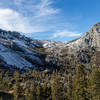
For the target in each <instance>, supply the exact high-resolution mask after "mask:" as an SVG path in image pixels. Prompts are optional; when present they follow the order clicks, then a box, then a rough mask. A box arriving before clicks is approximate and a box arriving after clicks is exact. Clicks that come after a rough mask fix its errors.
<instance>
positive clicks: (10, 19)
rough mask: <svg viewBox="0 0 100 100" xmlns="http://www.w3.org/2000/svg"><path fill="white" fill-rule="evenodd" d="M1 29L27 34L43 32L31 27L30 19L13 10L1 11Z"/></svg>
mask: <svg viewBox="0 0 100 100" xmlns="http://www.w3.org/2000/svg"><path fill="white" fill-rule="evenodd" d="M0 19H2V20H0V28H3V29H5V30H12V31H19V32H25V33H31V32H41V31H43V29H42V28H41V27H39V30H38V27H37V26H34V27H33V26H31V25H30V22H29V19H27V17H24V16H22V15H21V14H20V13H18V12H16V11H14V10H11V9H0Z"/></svg>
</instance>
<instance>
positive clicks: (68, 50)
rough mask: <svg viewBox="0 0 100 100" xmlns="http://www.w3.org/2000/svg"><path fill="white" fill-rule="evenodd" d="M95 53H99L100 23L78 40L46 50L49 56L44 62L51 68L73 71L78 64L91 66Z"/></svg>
mask: <svg viewBox="0 0 100 100" xmlns="http://www.w3.org/2000/svg"><path fill="white" fill-rule="evenodd" d="M95 51H100V23H97V24H95V25H93V27H92V28H91V29H90V30H89V31H88V32H86V33H85V34H84V35H83V36H82V37H80V38H78V39H75V40H73V41H70V42H67V43H63V44H60V45H57V46H54V47H51V48H48V49H46V52H47V53H48V55H49V56H47V58H46V60H47V61H48V62H52V63H53V66H54V65H55V66H65V67H66V68H67V69H68V68H71V67H72V69H73V68H76V67H77V65H78V64H80V63H83V64H86V65H87V66H88V65H90V64H91V65H92V61H93V56H94V52H95Z"/></svg>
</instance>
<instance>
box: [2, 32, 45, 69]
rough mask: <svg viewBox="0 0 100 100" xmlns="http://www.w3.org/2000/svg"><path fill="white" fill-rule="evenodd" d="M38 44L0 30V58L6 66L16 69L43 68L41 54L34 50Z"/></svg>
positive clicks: (14, 33)
mask: <svg viewBox="0 0 100 100" xmlns="http://www.w3.org/2000/svg"><path fill="white" fill-rule="evenodd" d="M39 46H40V44H39V42H38V41H36V40H34V39H30V38H27V37H25V36H23V35H20V34H19V33H17V32H10V31H4V30H0V58H1V59H2V60H3V61H4V62H6V64H8V65H11V66H15V67H18V68H21V69H22V68H24V69H29V68H35V67H37V66H38V67H41V66H43V63H42V59H41V56H42V55H41V54H40V53H39V52H37V51H35V50H34V48H37V47H39Z"/></svg>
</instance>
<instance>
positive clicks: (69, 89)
mask: <svg viewBox="0 0 100 100" xmlns="http://www.w3.org/2000/svg"><path fill="white" fill-rule="evenodd" d="M72 91H73V86H72V74H70V75H69V76H68V83H67V98H68V100H72Z"/></svg>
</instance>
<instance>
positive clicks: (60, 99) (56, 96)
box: [51, 76, 64, 100]
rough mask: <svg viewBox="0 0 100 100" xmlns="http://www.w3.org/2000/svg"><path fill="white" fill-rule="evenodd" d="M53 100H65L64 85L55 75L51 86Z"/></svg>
mask: <svg viewBox="0 0 100 100" xmlns="http://www.w3.org/2000/svg"><path fill="white" fill-rule="evenodd" d="M51 95H52V100H64V96H63V86H62V84H61V83H60V78H59V77H57V76H55V77H54V81H53V83H52V86H51Z"/></svg>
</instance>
